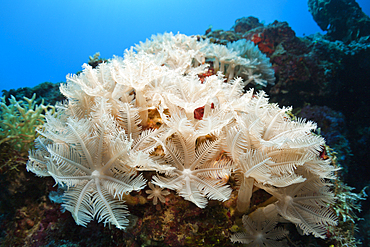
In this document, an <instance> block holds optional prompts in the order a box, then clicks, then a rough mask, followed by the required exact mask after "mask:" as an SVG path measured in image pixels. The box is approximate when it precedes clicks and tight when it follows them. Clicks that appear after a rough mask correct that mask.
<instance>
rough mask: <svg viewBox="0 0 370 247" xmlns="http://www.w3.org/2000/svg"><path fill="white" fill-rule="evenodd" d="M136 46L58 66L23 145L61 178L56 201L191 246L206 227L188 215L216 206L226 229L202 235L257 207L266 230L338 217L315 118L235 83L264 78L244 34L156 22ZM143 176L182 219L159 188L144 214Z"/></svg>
mask: <svg viewBox="0 0 370 247" xmlns="http://www.w3.org/2000/svg"><path fill="white" fill-rule="evenodd" d="M136 51H137V52H134V51H133V49H130V50H127V51H126V53H125V57H124V59H121V58H118V57H115V58H113V59H110V60H109V61H108V62H107V63H101V64H99V65H98V66H97V67H96V68H95V69H93V68H92V67H91V66H89V65H86V64H85V65H84V66H83V67H84V70H83V72H82V73H80V74H79V75H70V76H68V78H67V83H66V84H63V85H61V87H60V90H61V92H62V93H63V94H64V96H65V97H66V98H67V99H68V101H67V102H65V103H63V104H61V105H59V106H58V107H57V111H56V113H54V114H52V113H48V114H46V123H45V124H44V125H43V128H42V130H40V131H39V132H40V137H38V138H37V140H36V150H33V151H30V155H29V161H28V163H27V169H28V170H29V171H32V172H34V173H35V174H36V175H38V176H44V177H49V176H51V177H52V178H53V179H54V180H55V182H56V183H57V184H58V185H60V186H63V188H64V189H65V192H64V195H63V204H62V207H63V208H64V209H65V210H68V211H70V212H71V214H72V216H73V218H74V220H75V222H76V223H77V224H78V225H82V226H87V225H88V224H91V223H90V222H91V221H92V220H96V221H97V222H102V223H103V224H104V225H106V224H109V225H115V226H116V227H117V228H118V229H127V230H128V229H133V230H132V232H131V233H132V234H134V235H135V234H144V235H148V236H153V235H152V234H153V232H154V233H155V232H157V234H156V235H157V237H156V238H153V239H152V240H151V241H153V240H156V241H163V242H164V243H165V244H168V245H169V246H178V245H185V244H189V243H192V245H194V243H197V244H198V245H199V244H200V242H198V241H199V240H197V239H198V237H195V238H194V239H193V238H191V237H190V236H191V235H194V236H197V234H198V232H199V233H201V232H202V231H203V230H200V228H201V227H202V228H203V227H206V226H204V225H202V224H201V223H199V222H198V223H195V222H194V221H193V220H192V219H190V218H188V217H193V216H194V215H198V217H200V218H202V217H206V216H205V215H204V214H208V213H210V211H211V212H212V210H214V209H215V208H219V210H220V212H219V213H217V214H216V215H218V214H220V213H221V215H220V216H222V215H223V216H222V217H221V218H220V219H219V220H220V221H221V224H220V226H221V225H222V226H223V227H225V228H224V229H223V230H222V229H221V227H217V228H214V227H213V228H212V229H211V231H224V233H223V234H221V235H220V236H219V239H208V240H207V241H214V242H213V244H215V243H217V242H218V241H222V242H225V241H227V240H228V238H229V237H230V235H231V233H230V232H228V231H227V229H229V228H232V225H233V224H232V221H230V220H236V219H240V217H241V216H242V215H243V214H245V217H244V220H243V221H244V223H246V222H248V219H249V218H248V217H250V218H251V219H254V217H255V216H253V215H251V213H254V214H255V215H257V214H260V212H261V211H259V210H262V209H263V210H264V212H266V211H268V213H265V217H266V218H267V219H266V224H268V227H266V229H265V230H266V231H268V232H270V233H269V234H272V235H274V234H275V233H274V232H275V231H276V233H277V232H279V234H278V236H276V239H281V238H283V237H284V236H286V235H287V234H288V231H286V230H281V229H282V228H281V226H280V228H276V230H273V228H275V226H276V225H277V224H283V225H289V224H288V223H289V222H291V223H293V224H295V225H296V227H297V228H298V229H300V231H302V233H303V234H305V235H312V236H314V237H316V238H321V239H325V238H326V233H327V228H328V226H330V225H331V226H335V225H336V224H337V216H336V215H335V214H334V211H333V209H332V207H331V206H332V205H333V204H334V201H335V197H334V195H333V193H332V192H331V191H330V186H331V183H330V179H333V178H335V176H334V173H333V172H334V171H336V170H337V168H336V167H334V166H332V165H331V160H330V159H328V158H327V157H325V158H323V157H321V156H320V154H321V152H322V151H323V146H324V145H325V142H324V139H323V138H322V137H321V136H319V135H316V134H315V133H314V131H315V129H316V124H315V123H313V122H311V121H305V120H302V119H295V118H292V117H290V115H289V113H290V111H291V109H290V108H285V107H283V108H280V107H278V105H276V104H272V103H269V101H268V98H267V96H266V94H265V93H264V92H263V91H260V92H258V93H255V92H254V90H253V89H251V90H248V91H247V92H246V93H243V88H246V87H247V86H248V85H249V83H254V84H258V85H260V86H263V85H266V84H267V83H272V80H273V78H274V77H273V73H272V69H271V66H270V64H269V63H268V59H267V58H266V56H265V55H262V53H261V52H260V51H259V50H258V49H256V48H255V46H254V45H253V43H252V42H245V41H241V42H235V43H233V44H228V45H227V46H226V47H225V46H222V45H217V44H210V43H209V41H208V40H198V39H197V37H189V36H186V35H183V34H177V35H173V34H172V33H165V34H163V35H158V36H153V37H152V39H151V40H147V41H146V42H145V43H141V44H140V45H138V46H136ZM198 75H200V76H198ZM234 75H235V76H238V75H240V76H242V77H244V80H243V78H242V77H234ZM201 108H202V111H200V110H199V109H201ZM153 111H154V112H157V114H154V115H153V114H151V112H153ZM152 116H156V118H157V119H156V120H155V121H156V122H157V123H159V126H158V125H157V124H152V122H153V121H154V119H151V117H152ZM148 180H150V182H151V183H152V184H154V185H157V186H159V187H161V188H168V189H170V190H172V191H173V192H172V193H171V194H170V195H168V193H164V194H167V197H168V198H172V199H170V201H171V203H172V202H176V201H177V203H176V204H174V205H176V207H177V209H179V208H182V210H185V212H186V213H183V216H182V217H181V218H182V219H181V220H182V223H183V224H184V223H185V222H186V224H185V225H184V226H179V225H178V224H176V223H174V222H175V221H176V220H175V218H176V217H178V213H177V212H176V211H175V210H176V209H171V207H170V206H169V205H168V203H167V199H164V198H163V196H162V192H160V191H159V192H158V191H157V197H159V198H160V199H161V201H162V202H163V201H164V202H165V203H164V205H163V210H161V211H160V212H161V213H162V215H158V213H159V212H157V213H154V214H153V213H150V212H149V213H150V215H147V213H148V212H146V211H147V210H145V209H143V207H144V206H145V204H148V201H147V199H145V197H144V195H145V193H144V192H145V191H144V190H143V189H144V188H145V187H146V185H147V182H148ZM152 189H155V188H154V187H152ZM158 193H159V195H158ZM164 194H163V195H164ZM175 194H176V195H177V196H175ZM153 196H154V195H153ZM161 196H162V197H161ZM157 197H156V198H157ZM174 198H175V199H174ZM218 201H219V202H218ZM125 202H126V204H125ZM182 205H183V206H182ZM222 205H224V206H222ZM208 207H210V209H209V210H210V211H203V209H204V208H206V209H207V208H208ZM158 208H159V209H162V205H161V206H159V207H158ZM158 208H157V206H155V209H156V210H158ZM190 209H191V210H190ZM256 209H258V210H257V211H256ZM189 210H190V211H189ZM129 212H130V214H131V215H130V214H129ZM135 217H139V218H137V219H135ZM150 219H152V220H153V219H154V222H153V224H154V225H153V226H150V224H149V222H146V221H148V220H150ZM159 219H163V221H160V220H159ZM173 224H175V225H176V227H174V228H172V225H173ZM234 224H235V223H234ZM263 224H265V223H263ZM236 225H237V224H236ZM148 227H149V229H150V231H151V232H152V233H149V232H147V228H148ZM168 227H169V229H168V230H164V229H166V228H168ZM189 230H190V232H189ZM257 230H262V229H261V228H260V227H258V228H257ZM138 231H139V232H138ZM172 231H174V232H175V233H176V234H173V233H171V232H172ZM128 232H130V230H128ZM160 232H162V234H164V233H166V235H162V236H161V237H158V234H159V233H160ZM267 235H268V234H267ZM154 236H155V235H154ZM215 236H217V235H214V234H212V235H210V236H209V237H210V238H214V237H215ZM234 236H235V237H234V238H232V239H234V240H233V241H238V240H236V239H238V238H239V237H241V238H244V237H243V235H242V234H239V233H237V234H236V235H234ZM189 237H190V238H189ZM200 237H203V239H204V238H206V237H205V236H203V235H202V234H200ZM266 238H269V240H267V239H265V240H263V241H264V242H266V241H268V242H269V243H271V242H272V241H274V240H275V239H271V237H266ZM142 239H143V241H146V240H145V238H142ZM149 239H150V238H149ZM149 239H148V240H149ZM204 241H205V240H204ZM150 244H152V243H149V245H150Z"/></svg>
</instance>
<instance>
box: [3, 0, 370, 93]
mask: <svg viewBox="0 0 370 247" xmlns="http://www.w3.org/2000/svg"><path fill="white" fill-rule="evenodd" d="M357 2H358V3H359V5H360V6H361V7H362V8H363V11H364V12H365V13H366V14H367V15H370V1H369V0H358V1H357ZM0 6H1V8H0V47H1V50H2V52H1V55H0V58H1V59H0V75H1V78H0V90H3V89H6V90H9V89H11V88H19V87H26V86H27V87H33V86H36V85H37V84H39V83H42V82H45V81H49V82H61V81H65V76H66V75H67V74H68V73H76V72H77V71H79V70H81V65H82V64H83V63H84V62H87V61H88V57H89V56H90V55H91V56H92V55H94V54H95V53H96V52H100V53H101V56H102V57H104V58H111V57H112V56H113V55H119V56H122V55H123V52H124V50H125V49H127V48H129V47H130V46H132V45H134V44H135V43H139V41H145V39H146V38H150V36H151V35H152V34H157V33H163V32H174V33H177V32H181V33H184V34H187V35H192V34H204V32H205V30H206V29H207V28H208V27H209V26H210V25H212V26H213V30H215V29H224V30H229V29H230V28H231V27H232V25H233V24H234V22H235V20H236V19H238V18H241V17H247V16H255V17H257V18H259V19H260V21H263V22H264V23H265V24H269V23H272V22H273V21H274V20H278V21H287V22H288V23H289V25H290V26H291V27H292V28H293V30H294V31H295V32H296V34H297V36H304V35H309V34H312V33H316V32H320V29H319V27H318V26H317V24H316V23H315V22H314V20H313V18H312V16H311V14H310V13H309V12H308V7H307V1H306V0H259V1H255V0H240V1H233V0H228V1H218V0H216V1H202V0H196V1H195V0H186V1H180V0H172V1H170V0H158V1H155V0H135V1H134V0H131V1H129V0H89V1H87V0H74V1H72V0H33V1H30V0H12V1H5V0H0Z"/></svg>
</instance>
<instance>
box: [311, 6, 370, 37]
mask: <svg viewBox="0 0 370 247" xmlns="http://www.w3.org/2000/svg"><path fill="white" fill-rule="evenodd" d="M308 10H309V11H310V12H311V14H312V16H313V18H314V20H315V21H316V23H317V25H319V27H320V28H321V30H323V31H327V33H326V38H328V39H329V40H333V41H335V40H341V41H343V42H345V43H350V42H351V41H353V40H358V39H359V38H361V37H365V36H369V35H370V29H369V26H370V18H369V17H368V16H367V15H366V14H365V13H364V12H362V10H361V8H360V6H359V5H358V3H357V2H356V1H355V0H335V1H334V0H309V1H308Z"/></svg>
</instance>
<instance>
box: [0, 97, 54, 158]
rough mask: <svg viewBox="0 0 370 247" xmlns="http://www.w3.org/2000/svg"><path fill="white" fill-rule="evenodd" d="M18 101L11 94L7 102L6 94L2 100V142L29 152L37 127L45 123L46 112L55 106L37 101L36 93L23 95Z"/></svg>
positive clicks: (0, 108) (0, 121)
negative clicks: (28, 95)
mask: <svg viewBox="0 0 370 247" xmlns="http://www.w3.org/2000/svg"><path fill="white" fill-rule="evenodd" d="M23 99H24V101H23V100H19V101H17V100H16V98H15V97H14V96H13V95H11V97H10V98H9V99H8V100H9V102H10V104H9V105H7V104H6V99H5V96H3V97H1V102H0V144H3V143H9V144H10V145H12V146H13V147H14V149H15V150H17V151H20V152H27V151H28V150H29V149H30V148H31V147H32V145H33V141H34V139H35V137H36V134H37V133H36V129H37V128H38V127H40V126H42V124H43V123H44V119H45V116H44V113H45V112H47V111H48V109H51V110H54V107H51V106H45V105H43V102H42V103H41V104H40V105H37V104H36V103H35V99H36V94H33V96H32V98H27V97H23Z"/></svg>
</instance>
